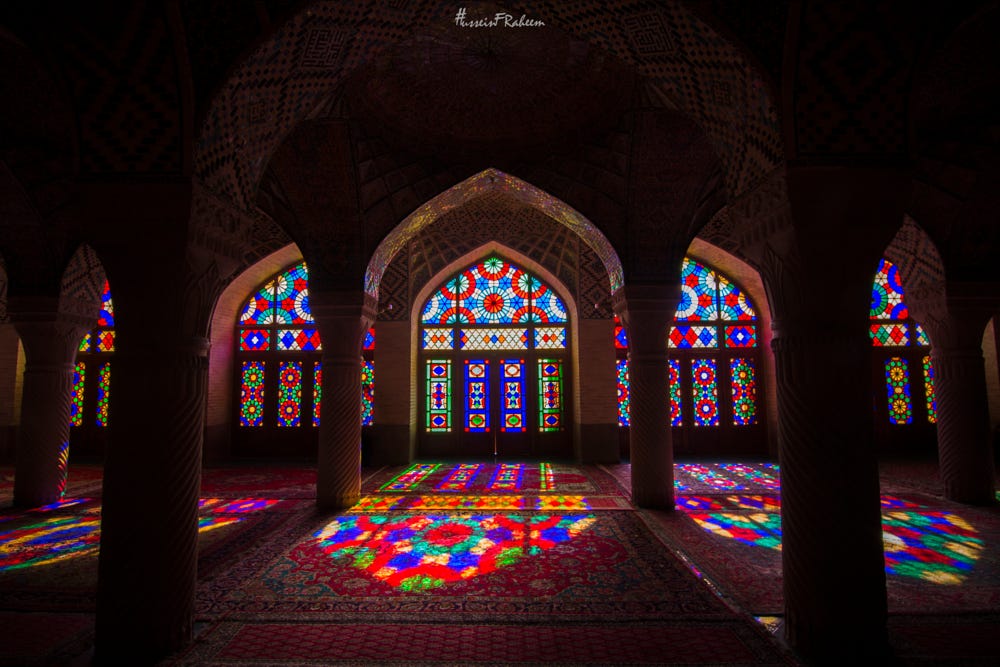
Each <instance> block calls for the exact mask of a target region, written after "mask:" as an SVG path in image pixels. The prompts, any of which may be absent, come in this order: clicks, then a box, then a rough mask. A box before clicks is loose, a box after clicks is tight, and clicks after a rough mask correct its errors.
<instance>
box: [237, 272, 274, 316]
mask: <svg viewBox="0 0 1000 667" xmlns="http://www.w3.org/2000/svg"><path fill="white" fill-rule="evenodd" d="M274 285H275V281H273V280H272V281H270V282H268V283H267V284H266V285H264V286H263V287H261V288H260V289H259V290H257V292H256V293H254V295H253V296H252V297H250V300H249V301H247V302H246V303H245V304H243V311H242V312H241V313H240V324H242V325H243V326H254V325H257V326H260V325H262V324H272V323H274Z"/></svg>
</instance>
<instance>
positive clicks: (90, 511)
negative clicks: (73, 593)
mask: <svg viewBox="0 0 1000 667" xmlns="http://www.w3.org/2000/svg"><path fill="white" fill-rule="evenodd" d="M89 502H90V499H88V498H68V499H64V500H62V501H59V502H58V503H53V504H52V505H47V506H45V507H39V508H35V509H33V510H28V511H26V512H23V513H20V514H15V515H12V516H9V517H5V519H6V520H11V519H15V518H23V517H27V516H32V515H34V514H38V513H44V512H53V511H63V510H66V509H67V508H76V510H75V512H74V513H73V514H68V515H66V514H63V515H60V516H54V517H51V518H48V519H45V520H43V521H39V522H35V523H30V524H28V525H24V526H20V527H18V528H14V529H11V530H7V531H4V532H0V572H6V571H8V570H20V569H24V568H28V567H33V566H37V565H51V564H53V563H59V562H61V561H66V560H69V559H71V558H80V557H82V556H91V555H96V554H97V550H98V548H99V547H100V541H101V519H100V506H99V505H98V506H93V507H84V506H85V505H86V504H87V503H89ZM279 502H281V501H280V500H277V499H269V498H268V499H265V498H241V499H236V500H232V499H223V498H202V499H201V500H199V502H198V507H199V512H200V513H201V516H199V517H198V532H199V533H206V532H208V531H211V530H215V529H217V528H222V527H223V526H229V525H232V524H235V523H239V522H240V521H242V520H243V519H244V518H245V516H246V515H248V514H249V513H252V512H258V511H261V510H265V509H268V508H270V507H273V506H274V505H275V504H277V503H279Z"/></svg>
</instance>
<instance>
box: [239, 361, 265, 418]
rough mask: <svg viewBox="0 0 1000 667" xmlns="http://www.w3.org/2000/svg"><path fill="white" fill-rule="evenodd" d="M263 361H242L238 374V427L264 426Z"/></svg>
mask: <svg viewBox="0 0 1000 667" xmlns="http://www.w3.org/2000/svg"><path fill="white" fill-rule="evenodd" d="M265 363H266V362H263V361H244V362H243V369H242V372H241V374H240V426H263V425H264V373H265V368H266V367H265Z"/></svg>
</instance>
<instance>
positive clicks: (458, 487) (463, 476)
mask: <svg viewBox="0 0 1000 667" xmlns="http://www.w3.org/2000/svg"><path fill="white" fill-rule="evenodd" d="M482 468H483V464H481V463H460V464H458V465H457V466H455V468H453V469H452V471H451V472H450V473H449V474H448V476H447V477H445V478H444V480H442V481H441V483H440V484H438V485H437V487H436V488H435V490H436V491H467V490H468V489H469V487H470V486H472V483H473V482H474V481H476V475H478V474H479V471H480V470H482Z"/></svg>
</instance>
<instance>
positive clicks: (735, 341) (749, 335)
mask: <svg viewBox="0 0 1000 667" xmlns="http://www.w3.org/2000/svg"><path fill="white" fill-rule="evenodd" d="M726 347H757V327H755V326H754V325H752V324H745V325H741V326H728V327H726Z"/></svg>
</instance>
